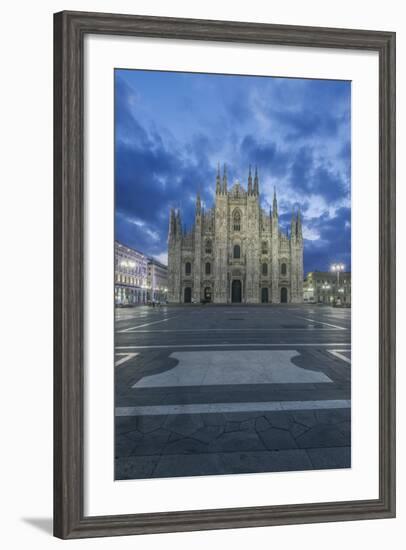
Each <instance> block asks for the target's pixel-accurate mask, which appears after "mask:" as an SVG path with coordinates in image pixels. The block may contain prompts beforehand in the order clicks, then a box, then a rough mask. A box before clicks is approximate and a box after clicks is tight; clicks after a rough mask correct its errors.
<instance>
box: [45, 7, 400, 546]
mask: <svg viewBox="0 0 406 550" xmlns="http://www.w3.org/2000/svg"><path fill="white" fill-rule="evenodd" d="M89 33H93V34H106V35H125V36H146V37H157V38H168V39H183V40H184V39H191V40H192V39H193V40H206V41H207V40H214V41H224V42H241V43H257V44H258V43H260V44H279V45H291V46H296V47H297V46H300V47H319V48H340V49H355V50H370V51H376V52H378V53H379V79H380V106H379V108H380V151H379V156H380V174H379V178H380V182H379V193H380V196H379V200H380V214H379V241H380V242H379V246H380V266H379V275H380V287H379V304H380V307H379V315H380V319H379V323H380V341H379V376H380V393H379V398H380V403H379V410H380V419H379V420H380V423H379V433H380V436H379V437H380V441H379V459H380V460H379V498H378V499H376V500H368V501H350V502H327V503H317V504H299V505H284V506H263V507H250V508H232V509H221V510H198V511H183V512H165V513H148V514H129V515H120V516H118V515H116V516H103V517H85V516H84V514H83V487H84V478H83V441H84V434H83V405H84V403H83V347H84V345H86V343H85V342H84V340H83V230H84V220H83V37H84V35H85V34H89ZM54 331H55V332H54V334H55V335H54V534H55V536H57V537H60V538H64V539H65V538H79V537H102V536H112V535H132V534H143V533H164V532H173V531H196V530H204V529H222V528H238V527H259V526H266V525H282V524H294V523H312V522H328V521H345V520H357V519H373V518H384V517H394V515H395V34H394V33H391V32H379V31H365V30H362V31H360V30H349V29H336V28H314V27H296V26H284V25H265V24H257V23H241V22H226V21H203V20H195V19H174V18H167V17H162V18H161V17H147V16H135V15H111V14H102V13H82V12H61V13H58V14H55V16H54Z"/></svg>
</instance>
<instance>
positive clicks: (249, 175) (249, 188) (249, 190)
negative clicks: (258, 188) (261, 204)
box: [248, 164, 252, 195]
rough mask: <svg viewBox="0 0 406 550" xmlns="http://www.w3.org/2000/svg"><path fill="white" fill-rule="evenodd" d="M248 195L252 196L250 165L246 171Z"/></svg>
mask: <svg viewBox="0 0 406 550" xmlns="http://www.w3.org/2000/svg"><path fill="white" fill-rule="evenodd" d="M248 195H252V175H251V164H250V167H249V171H248Z"/></svg>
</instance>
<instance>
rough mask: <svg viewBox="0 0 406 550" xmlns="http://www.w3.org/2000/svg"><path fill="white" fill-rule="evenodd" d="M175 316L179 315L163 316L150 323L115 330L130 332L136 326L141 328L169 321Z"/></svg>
mask: <svg viewBox="0 0 406 550" xmlns="http://www.w3.org/2000/svg"><path fill="white" fill-rule="evenodd" d="M175 317H179V315H173V316H172V317H165V319H160V320H159V321H152V323H144V324H143V325H138V326H136V327H129V328H125V329H123V330H119V331H117V332H120V333H121V332H132V331H133V330H135V329H137V328H143V327H149V326H150V325H156V324H157V323H164V322H165V321H169V319H174V318H175Z"/></svg>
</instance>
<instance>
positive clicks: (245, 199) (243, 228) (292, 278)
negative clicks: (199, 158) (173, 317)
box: [168, 168, 303, 304]
mask: <svg viewBox="0 0 406 550" xmlns="http://www.w3.org/2000/svg"><path fill="white" fill-rule="evenodd" d="M168 279H169V280H168V287H169V289H168V290H169V292H168V301H169V302H170V303H188V302H190V303H192V302H193V303H201V302H214V303H217V304H228V303H245V304H258V303H274V304H275V303H277V304H279V303H300V302H302V301H303V236H302V222H301V216H300V212H299V211H298V212H297V214H296V215H294V214H292V221H291V226H290V234H289V235H288V234H285V233H282V232H281V230H280V229H279V221H278V203H277V199H276V193H275V191H274V198H273V207H272V211H271V212H270V213H269V214H267V213H266V212H265V211H264V210H262V208H261V206H260V195H259V178H258V172H257V169H255V175H254V179H253V178H252V175H251V168H250V170H249V175H248V189H247V190H245V189H244V187H242V186H241V185H240V183H236V184H235V185H233V187H232V188H231V189H230V190H228V186H227V173H226V169H225V168H224V174H223V178H222V181H221V177H220V170H218V172H217V178H216V200H215V205H214V207H213V208H211V209H210V210H206V211H204V210H203V208H202V205H201V201H200V196H199V195H197V198H196V213H195V223H194V225H193V227H192V229H191V230H190V231H184V230H183V229H182V222H181V215H180V212H179V210H177V211H175V210H173V209H171V212H170V220H169V237H168Z"/></svg>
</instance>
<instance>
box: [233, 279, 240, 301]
mask: <svg viewBox="0 0 406 550" xmlns="http://www.w3.org/2000/svg"><path fill="white" fill-rule="evenodd" d="M231 301H232V302H233V303H238V304H239V303H241V281H240V279H234V281H233V283H232V285H231Z"/></svg>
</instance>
